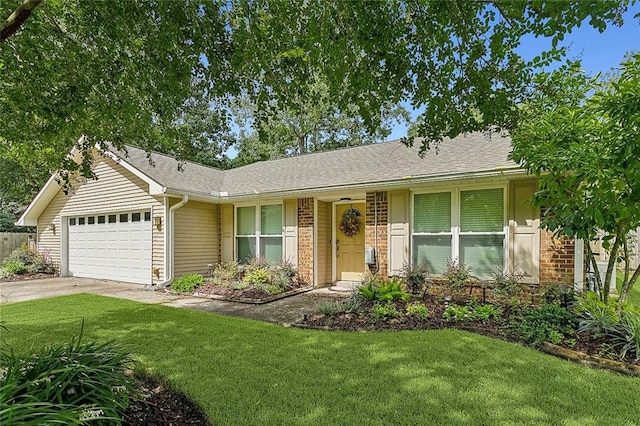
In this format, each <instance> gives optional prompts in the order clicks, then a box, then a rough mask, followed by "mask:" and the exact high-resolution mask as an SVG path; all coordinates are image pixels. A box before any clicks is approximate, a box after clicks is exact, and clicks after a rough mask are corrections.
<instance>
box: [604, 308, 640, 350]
mask: <svg viewBox="0 0 640 426" xmlns="http://www.w3.org/2000/svg"><path fill="white" fill-rule="evenodd" d="M610 337H611V343H612V346H613V348H615V349H616V350H617V351H618V353H619V354H620V358H623V359H624V358H626V357H627V356H629V357H631V358H633V359H634V360H635V361H636V362H637V361H640V315H639V314H637V313H635V312H629V311H623V313H622V315H621V318H620V323H619V324H618V325H617V326H616V329H615V331H614V332H612V333H610Z"/></svg>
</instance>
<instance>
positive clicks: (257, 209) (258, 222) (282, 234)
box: [233, 200, 286, 263]
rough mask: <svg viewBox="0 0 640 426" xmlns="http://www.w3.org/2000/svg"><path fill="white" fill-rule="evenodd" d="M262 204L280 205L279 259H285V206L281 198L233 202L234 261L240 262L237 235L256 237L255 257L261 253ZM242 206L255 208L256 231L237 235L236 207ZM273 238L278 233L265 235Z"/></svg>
mask: <svg viewBox="0 0 640 426" xmlns="http://www.w3.org/2000/svg"><path fill="white" fill-rule="evenodd" d="M262 206H280V213H281V216H282V217H281V219H280V221H281V222H280V223H281V229H280V235H279V236H280V241H281V245H282V247H281V249H282V250H281V253H280V255H281V259H282V260H286V259H285V241H284V237H285V229H284V227H285V222H286V211H285V210H286V207H285V205H284V202H283V201H282V200H279V201H271V200H270V201H264V202H261V201H257V202H254V203H238V204H233V242H234V244H233V258H234V259H235V260H236V262H238V263H240V261H239V260H238V241H237V238H238V237H241V238H242V237H244V238H252V237H253V238H255V239H256V256H257V257H261V256H262V253H260V238H261V237H262V220H261V218H262ZM242 207H254V208H255V212H256V217H255V229H256V233H255V234H254V235H238V208H242ZM270 237H271V238H273V237H278V235H266V238H270Z"/></svg>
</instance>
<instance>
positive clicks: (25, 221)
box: [16, 173, 60, 226]
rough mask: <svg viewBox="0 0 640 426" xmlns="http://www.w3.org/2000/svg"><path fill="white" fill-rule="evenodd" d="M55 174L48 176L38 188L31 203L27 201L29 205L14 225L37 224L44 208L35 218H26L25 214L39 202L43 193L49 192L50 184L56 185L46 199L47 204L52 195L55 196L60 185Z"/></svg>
mask: <svg viewBox="0 0 640 426" xmlns="http://www.w3.org/2000/svg"><path fill="white" fill-rule="evenodd" d="M56 176H57V174H55V173H54V174H52V175H51V176H50V177H49V179H47V182H46V183H45V184H44V186H43V187H42V188H41V189H40V191H38V193H37V194H36V196H35V198H34V199H33V200H32V201H31V203H29V205H28V206H27V208H26V209H25V211H24V213H22V215H21V216H20V217H19V218H18V220H17V221H16V226H38V218H39V217H40V215H41V214H42V211H44V209H42V211H41V212H40V213H39V214H38V217H36V218H35V219H27V216H29V214H30V213H31V210H33V209H34V207H35V205H36V204H38V203H40V200H41V199H42V198H43V197H44V196H45V193H49V192H50V191H51V190H50V188H51V185H53V184H55V185H57V186H58V187H57V188H55V192H53V193H52V194H50V198H49V200H47V205H49V203H50V202H51V200H53V197H55V195H56V194H57V193H58V191H59V190H60V185H58V182H56V181H55V179H56ZM45 208H46V206H45Z"/></svg>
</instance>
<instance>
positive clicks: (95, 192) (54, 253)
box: [38, 158, 165, 282]
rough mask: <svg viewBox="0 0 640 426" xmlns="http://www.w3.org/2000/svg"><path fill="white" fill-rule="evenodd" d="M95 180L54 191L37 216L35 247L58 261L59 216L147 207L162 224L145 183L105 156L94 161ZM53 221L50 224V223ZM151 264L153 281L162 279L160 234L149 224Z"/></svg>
mask: <svg viewBox="0 0 640 426" xmlns="http://www.w3.org/2000/svg"><path fill="white" fill-rule="evenodd" d="M94 172H95V174H96V176H97V180H88V181H86V182H84V183H82V184H81V185H79V186H78V187H76V189H75V191H73V192H72V193H69V194H68V195H67V194H65V193H64V192H63V191H62V190H60V191H58V193H57V194H56V196H55V197H54V198H53V200H52V201H51V202H50V203H49V205H48V206H47V208H46V209H45V210H44V212H43V213H42V215H40V218H39V219H38V249H39V250H40V251H43V250H45V249H48V250H50V251H51V258H52V260H53V261H54V262H58V263H60V262H61V260H62V251H63V250H66V241H64V238H65V237H66V235H65V229H63V225H66V224H64V223H63V221H62V220H61V218H62V217H66V216H73V215H81V214H89V213H112V212H124V211H130V210H151V211H152V214H153V216H160V217H162V218H163V219H162V226H164V222H165V221H164V207H163V204H162V200H161V199H159V198H155V197H152V196H150V195H149V193H148V185H147V184H146V183H145V182H144V181H143V180H142V179H140V178H138V177H137V176H135V175H134V174H133V173H131V172H129V171H128V170H126V169H125V168H124V167H122V166H121V165H119V164H117V163H116V162H115V161H113V160H111V159H109V158H101V159H99V160H98V161H97V162H96V164H95V165H94ZM52 224H53V225H54V227H55V232H54V227H52V226H51V225H52ZM152 239H153V243H152V250H153V254H152V259H153V264H152V268H158V269H159V270H160V277H159V278H157V277H156V276H154V277H153V279H154V282H159V281H162V280H164V277H163V275H162V274H163V270H164V257H163V253H162V251H163V246H164V237H163V232H162V230H160V231H158V230H157V229H156V227H155V226H154V227H153V233H152Z"/></svg>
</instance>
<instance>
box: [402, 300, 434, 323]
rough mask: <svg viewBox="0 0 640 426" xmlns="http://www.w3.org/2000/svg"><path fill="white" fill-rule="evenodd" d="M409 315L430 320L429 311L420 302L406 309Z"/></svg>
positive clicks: (409, 305)
mask: <svg viewBox="0 0 640 426" xmlns="http://www.w3.org/2000/svg"><path fill="white" fill-rule="evenodd" d="M406 311H407V314H409V315H411V316H412V317H416V318H420V319H425V320H426V319H427V318H429V309H427V307H426V306H425V305H424V304H423V303H419V302H415V303H410V304H408V305H407V307H406Z"/></svg>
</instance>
